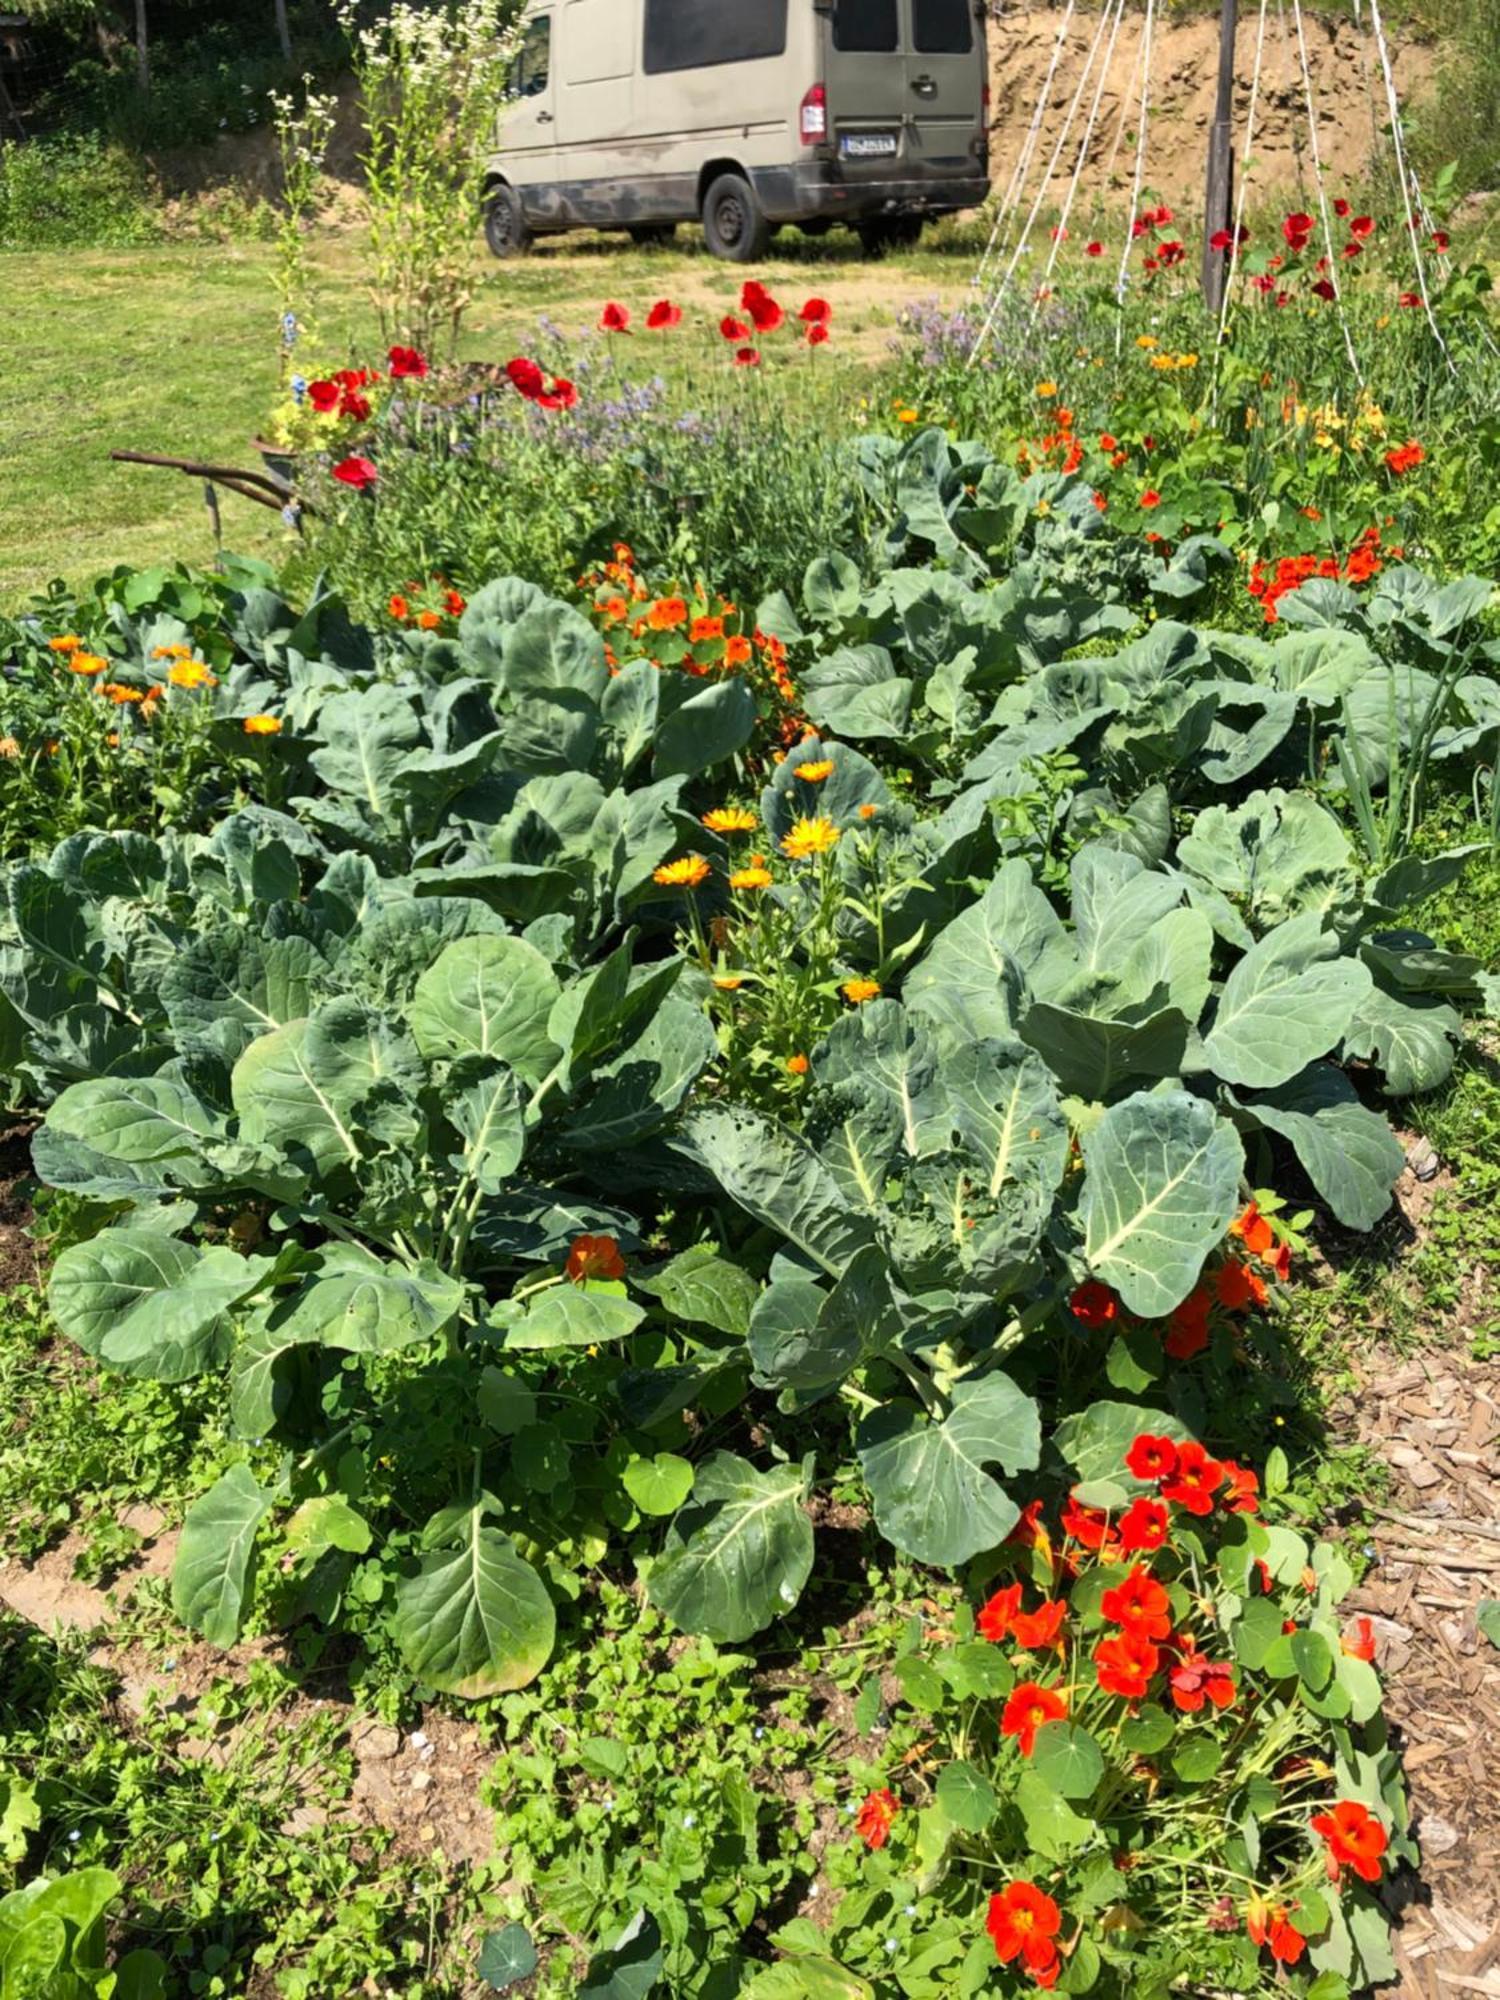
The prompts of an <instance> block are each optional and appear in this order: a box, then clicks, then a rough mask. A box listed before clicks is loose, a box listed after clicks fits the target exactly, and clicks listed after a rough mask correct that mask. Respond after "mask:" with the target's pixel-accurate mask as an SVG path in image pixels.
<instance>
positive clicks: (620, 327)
mask: <svg viewBox="0 0 1500 2000" xmlns="http://www.w3.org/2000/svg"><path fill="white" fill-rule="evenodd" d="M599 331H600V332H601V333H629V331H630V309H629V307H627V306H619V305H616V304H615V302H614V300H613V299H611V300H610V301H609V303H608V304H607V305H606V306H605V308H604V310H603V312H602V313H600V315H599Z"/></svg>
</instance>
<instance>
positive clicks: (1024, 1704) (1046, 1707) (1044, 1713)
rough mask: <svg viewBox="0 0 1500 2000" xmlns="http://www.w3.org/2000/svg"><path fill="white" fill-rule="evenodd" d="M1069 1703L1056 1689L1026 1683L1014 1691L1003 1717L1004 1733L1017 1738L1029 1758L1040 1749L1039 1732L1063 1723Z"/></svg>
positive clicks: (1007, 1702)
mask: <svg viewBox="0 0 1500 2000" xmlns="http://www.w3.org/2000/svg"><path fill="white" fill-rule="evenodd" d="M1067 1712H1068V1704H1067V1702H1066V1701H1065V1700H1064V1699H1063V1697H1062V1696H1061V1695H1060V1694H1058V1693H1057V1692H1056V1690H1055V1689H1053V1688H1049V1687H1042V1686H1041V1685H1040V1683H1039V1682H1037V1681H1022V1682H1021V1684H1020V1685H1019V1686H1018V1687H1015V1688H1012V1690H1011V1693H1010V1697H1009V1699H1008V1700H1007V1701H1006V1704H1005V1708H1004V1711H1003V1712H1002V1714H1001V1717H1000V1734H1001V1735H1002V1736H1014V1737H1015V1739H1016V1748H1017V1749H1018V1750H1019V1751H1020V1753H1021V1755H1022V1756H1023V1757H1029V1756H1030V1755H1031V1753H1032V1751H1033V1750H1034V1749H1035V1748H1036V1733H1037V1731H1038V1730H1039V1729H1040V1728H1041V1727H1042V1726H1043V1724H1045V1723H1048V1722H1061V1721H1062V1719H1063V1717H1064V1716H1065V1715H1066V1714H1067Z"/></svg>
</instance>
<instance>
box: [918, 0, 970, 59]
mask: <svg viewBox="0 0 1500 2000" xmlns="http://www.w3.org/2000/svg"><path fill="white" fill-rule="evenodd" d="M911 39H912V47H913V48H915V49H918V50H920V51H921V53H922V54H923V55H924V56H966V55H967V54H968V53H969V51H970V49H972V48H973V46H974V0H911Z"/></svg>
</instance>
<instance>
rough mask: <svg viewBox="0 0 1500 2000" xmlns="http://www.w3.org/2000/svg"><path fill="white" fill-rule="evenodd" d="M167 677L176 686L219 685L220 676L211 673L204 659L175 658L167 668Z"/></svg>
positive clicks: (199, 686) (198, 686)
mask: <svg viewBox="0 0 1500 2000" xmlns="http://www.w3.org/2000/svg"><path fill="white" fill-rule="evenodd" d="M167 679H168V680H169V681H170V682H171V683H172V686H173V687H174V688H201V687H210V688H211V687H217V686H218V685H219V682H218V676H217V675H215V674H211V673H210V672H209V670H208V668H207V667H206V666H205V665H204V664H203V662H202V660H174V661H173V663H172V665H171V666H170V667H168V668H167Z"/></svg>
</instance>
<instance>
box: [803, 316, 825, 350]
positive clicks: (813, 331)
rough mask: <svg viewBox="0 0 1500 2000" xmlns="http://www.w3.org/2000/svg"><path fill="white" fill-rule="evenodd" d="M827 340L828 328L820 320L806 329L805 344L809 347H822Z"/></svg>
mask: <svg viewBox="0 0 1500 2000" xmlns="http://www.w3.org/2000/svg"><path fill="white" fill-rule="evenodd" d="M827 339H828V328H827V327H826V326H825V325H824V324H823V322H822V321H821V320H819V321H818V323H817V325H816V326H810V327H809V328H808V329H807V344H808V346H809V347H822V346H823V345H824V343H825V342H826V341H827Z"/></svg>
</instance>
